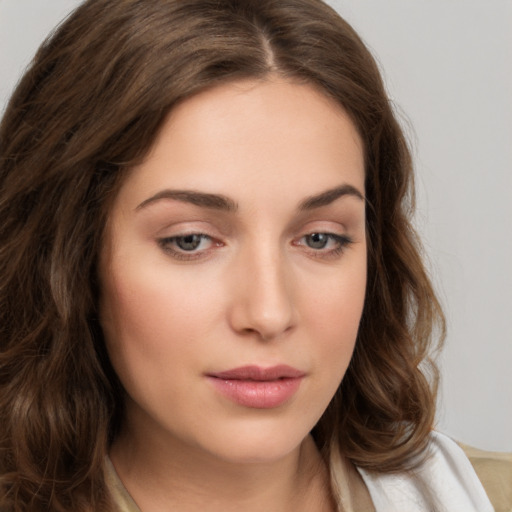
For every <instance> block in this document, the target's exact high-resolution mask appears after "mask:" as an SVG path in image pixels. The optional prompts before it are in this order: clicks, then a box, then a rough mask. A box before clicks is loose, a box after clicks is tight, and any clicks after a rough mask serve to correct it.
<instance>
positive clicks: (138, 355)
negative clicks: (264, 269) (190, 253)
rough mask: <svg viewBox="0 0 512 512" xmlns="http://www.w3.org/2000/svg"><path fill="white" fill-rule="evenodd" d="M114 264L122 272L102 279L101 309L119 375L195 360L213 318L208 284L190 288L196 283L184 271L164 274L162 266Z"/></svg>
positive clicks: (110, 350)
mask: <svg viewBox="0 0 512 512" xmlns="http://www.w3.org/2000/svg"><path fill="white" fill-rule="evenodd" d="M117 268H122V269H123V272H122V273H114V272H112V273H111V275H109V276H108V279H107V280H106V281H105V282H104V287H103V288H104V289H103V298H102V301H101V304H100V311H101V324H102V327H103V331H104V333H105V339H106V343H107V349H108V352H109V355H110V358H111V360H112V364H113V365H114V368H115V369H116V371H117V372H118V374H120V377H121V378H122V376H123V375H125V376H128V375H130V374H132V373H133V374H139V373H143V372H146V371H147V372H154V370H155V365H156V366H162V367H166V368H169V365H170V364H173V363H174V364H176V362H178V361H183V360H187V359H192V358H194V356H195V355H196V354H197V353H198V349H199V350H200V349H201V344H202V343H205V341H204V340H205V339H206V336H205V335H206V333H207V332H208V331H209V329H210V328H211V324H212V323H213V321H214V320H213V319H214V318H215V316H216V312H215V311H214V309H213V305H214V304H216V301H215V300H213V297H212V294H213V293H214V291H213V290H212V288H211V287H205V286H203V287H201V286H195V284H199V283H194V282H190V280H189V279H187V278H186V277H185V276H183V273H181V275H180V273H178V274H177V275H174V274H173V275H169V271H168V269H166V268H163V267H158V266H142V265H140V266H135V265H133V266H130V265H127V264H124V265H117ZM144 269H145V270H144ZM198 318H201V319H202V321H201V322H198V321H197V319H198ZM164 374H165V372H164Z"/></svg>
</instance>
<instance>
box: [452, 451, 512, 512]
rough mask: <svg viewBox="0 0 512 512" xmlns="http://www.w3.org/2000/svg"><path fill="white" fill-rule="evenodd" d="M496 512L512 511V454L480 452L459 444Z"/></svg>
mask: <svg viewBox="0 0 512 512" xmlns="http://www.w3.org/2000/svg"><path fill="white" fill-rule="evenodd" d="M459 446H460V447H461V448H462V450H463V451H464V453H465V454H466V456H467V457H468V459H469V461H470V462H471V465H472V466H473V468H474V470H475V471H476V474H477V475H478V478H479V479H480V482H482V485H483V486H484V488H485V490H486V492H487V495H488V496H489V499H490V500H491V502H492V504H493V505H494V508H495V510H496V512H511V511H512V453H504V452H491V451H485V450H479V449H477V448H473V447H472V446H467V445H464V444H462V443H459Z"/></svg>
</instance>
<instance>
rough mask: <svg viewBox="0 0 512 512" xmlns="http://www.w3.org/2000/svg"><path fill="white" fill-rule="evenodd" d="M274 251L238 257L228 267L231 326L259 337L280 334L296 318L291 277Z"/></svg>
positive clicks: (282, 260)
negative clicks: (238, 259)
mask: <svg viewBox="0 0 512 512" xmlns="http://www.w3.org/2000/svg"><path fill="white" fill-rule="evenodd" d="M277 252H278V251H276V253H273V252H272V251H268V250H267V251H264V252H260V253H259V254H252V255H251V256H249V257H247V258H241V260H242V261H240V262H238V263H237V265H236V268H235V269H232V270H233V272H232V274H231V277H232V283H233V284H232V287H233V294H232V300H231V307H230V314H229V317H230V319H229V320H230V323H231V327H232V328H233V329H234V330H235V331H236V332H238V333H239V334H244V335H254V336H256V337H257V338H259V339H261V340H272V339H276V338H280V337H281V336H282V335H284V334H286V333H288V332H289V331H291V330H292V329H293V328H294V326H295V324H296V322H297V311H296V307H295V300H294V293H293V289H292V288H293V286H292V279H291V276H290V275H289V274H290V272H289V269H288V268H287V264H286V262H285V259H284V258H283V257H281V256H280V255H279V254H278V253H277Z"/></svg>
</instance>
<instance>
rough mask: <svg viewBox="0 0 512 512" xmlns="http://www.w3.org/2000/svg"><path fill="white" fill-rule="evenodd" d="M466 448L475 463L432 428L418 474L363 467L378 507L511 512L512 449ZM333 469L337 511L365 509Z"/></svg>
mask: <svg viewBox="0 0 512 512" xmlns="http://www.w3.org/2000/svg"><path fill="white" fill-rule="evenodd" d="M464 450H465V452H466V455H467V456H468V457H469V458H470V460H471V462H470V460H468V458H467V456H466V455H465V454H464V451H463V450H462V449H461V448H460V447H459V446H458V445H457V444H456V443H455V442H454V441H452V440H451V439H449V438H448V437H446V436H444V435H442V434H439V433H437V432H433V433H432V439H431V452H432V455H431V457H430V458H428V459H427V461H426V462H425V463H424V464H423V465H422V466H420V468H418V470H416V471H415V472H414V474H409V473H407V474H405V473H404V474H371V473H369V472H366V471H363V470H361V469H359V473H360V474H361V476H362V478H363V480H364V483H365V484H366V486H367V488H368V491H369V493H370V496H371V499H372V501H373V506H374V509H375V511H376V512H459V511H460V512H492V511H495V512H512V454H506V453H494V452H485V451H482V450H477V449H475V448H471V447H464ZM106 464H107V482H108V485H109V487H110V490H111V493H112V495H113V497H114V500H115V502H116V503H117V504H118V507H119V512H141V511H140V509H139V507H138V506H137V504H136V503H135V502H134V501H133V499H132V498H131V497H130V495H129V494H128V491H127V490H126V489H125V487H124V486H123V484H122V482H121V480H120V479H119V477H118V476H117V474H116V471H115V469H114V467H113V465H112V463H111V462H110V460H108V459H107V461H106ZM475 470H476V471H477V473H478V477H477V475H476V473H475ZM331 473H332V474H331V477H332V481H333V488H334V493H335V495H336V498H337V501H338V508H339V511H340V512H364V511H361V510H357V511H354V508H353V506H352V504H351V502H350V497H349V495H350V492H348V489H345V488H344V482H345V479H344V478H343V475H345V469H344V468H343V464H342V462H341V460H339V459H336V458H333V460H331ZM479 478H480V479H481V482H482V483H483V484H484V485H485V489H486V491H487V493H488V494H489V497H490V498H491V500H492V502H493V505H491V502H490V501H489V499H488V498H487V495H486V491H484V488H483V486H482V484H481V483H480V480H479ZM347 496H348V498H347ZM493 506H494V507H493Z"/></svg>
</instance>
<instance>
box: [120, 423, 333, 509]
mask: <svg viewBox="0 0 512 512" xmlns="http://www.w3.org/2000/svg"><path fill="white" fill-rule="evenodd" d="M149 437H150V436H146V438H145V439H144V441H143V442H140V440H139V438H138V437H136V436H131V435H129V433H128V432H124V433H123V434H121V435H120V436H119V438H118V439H117V440H116V442H115V443H114V444H113V446H112V449H111V453H110V456H111V459H112V462H113V464H114V466H115V468H116V471H117V472H118V474H119V476H120V478H121V480H122V481H123V483H124V485H125V487H126V488H127V490H128V492H129V493H130V495H131V496H132V497H133V499H134V500H135V502H136V503H137V504H138V506H139V508H140V509H141V511H142V512H160V511H162V512H163V511H168V510H176V511H179V512H196V511H204V510H208V511H210V512H220V511H222V512H231V511H233V512H234V511H237V512H238V511H240V510H244V511H245V512H253V511H254V512H255V511H258V512H260V511H261V510H266V511H269V512H292V511H293V512H301V511H304V512H305V511H309V512H314V511H322V512H324V511H330V510H334V506H333V503H332V498H331V495H330V491H329V484H328V480H329V479H328V472H327V468H326V466H325V464H324V463H323V460H322V458H321V456H320V454H319V453H318V450H317V448H316V446H315V444H314V441H313V440H312V438H311V437H310V436H308V437H307V438H306V439H305V440H304V441H303V443H302V444H301V445H300V446H299V447H297V449H296V450H294V451H293V452H292V453H290V454H288V455H286V456H285V457H283V458H281V459H279V460H273V461H271V462H265V463H261V462H258V463H244V464H239V463H232V462H230V461H226V460H222V459H219V458H216V457H214V456H211V455H208V454H204V453H202V452H201V451H200V450H198V449H195V448H193V447H183V446H180V445H179V444H177V443H173V442H169V440H167V442H166V443H165V444H163V443H161V442H158V440H157V438H155V437H152V436H151V439H150V440H149V439H148V438H149Z"/></svg>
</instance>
